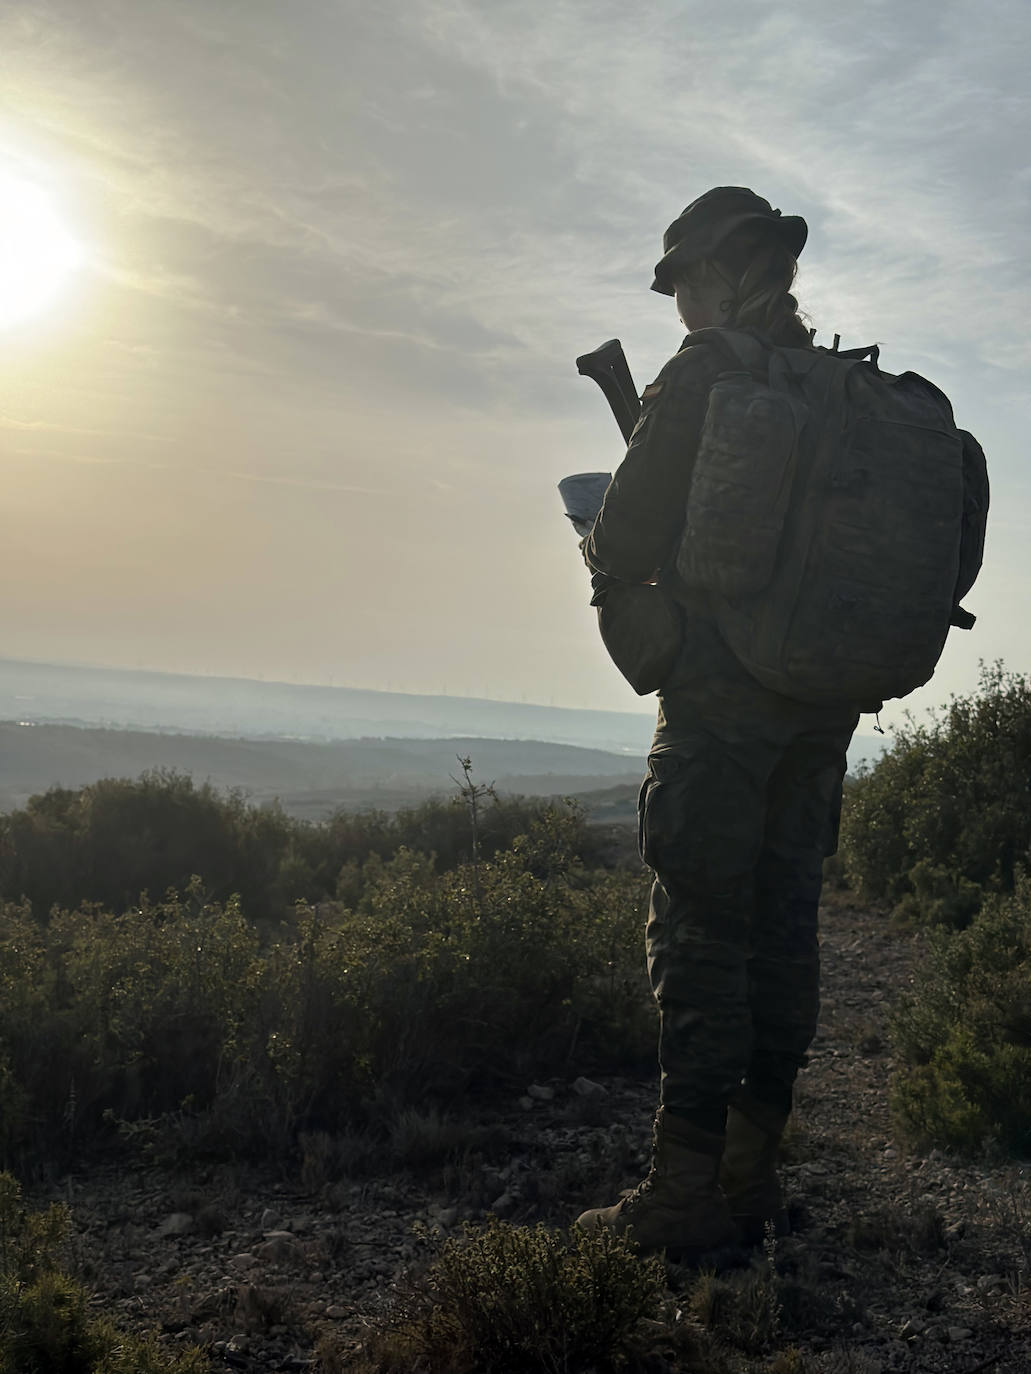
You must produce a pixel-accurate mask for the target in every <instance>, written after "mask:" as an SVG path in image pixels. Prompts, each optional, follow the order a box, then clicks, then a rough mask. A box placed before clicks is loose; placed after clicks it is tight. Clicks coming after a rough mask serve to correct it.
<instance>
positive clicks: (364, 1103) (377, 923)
mask: <svg viewBox="0 0 1031 1374" xmlns="http://www.w3.org/2000/svg"><path fill="white" fill-rule="evenodd" d="M576 827H577V820H576V817H575V816H571V815H562V814H560V813H555V812H545V813H544V815H543V817H542V818H540V819H537V820H532V821H531V823H530V825H529V833H528V834H526V835H523V836H520V837H518V838H517V839H516V840H515V841H514V843H513V844H512V846H511V848H509V849H508V850H506V851H502V852H499V853H497V854H496V855H495V856H494V858H493V859H492V860H489V861H484V860H481V861H480V862H479V863H478V864H476V865H472V864H467V865H460V866H458V867H455V868H451V869H447V870H444V871H440V870H438V867H437V863H436V860H435V858H434V856H433V855H432V854H427V853H417V852H415V851H411V850H406V849H401V850H400V851H399V852H398V853H397V854H396V855H394V856H393V857H392V858H391V859H389V860H386V861H384V860H383V859H381V858H379V857H378V856H376V855H373V856H372V857H370V858H367V859H366V861H365V862H364V863H363V864H362V865H361V866H360V868H357V869H356V870H355V872H354V875H353V889H354V891H353V901H352V902H351V903H349V904H345V903H343V902H340V901H327V902H322V903H319V904H317V905H307V904H301V906H300V907H299V908H298V910H297V912H296V914H295V915H294V917H293V919H292V920H291V921H290V922H289V923H288V924H286V925H285V926H284V927H283V928H281V929H280V931H279V933H278V938H275V939H272V938H270V936H269V935H268V934H267V933H266V937H265V938H264V939H262V937H261V936H260V935H259V932H258V931H257V930H256V929H255V927H254V925H253V924H252V923H251V922H250V921H249V920H248V919H247V918H246V916H245V914H244V910H243V908H242V906H241V904H240V902H238V901H237V900H236V899H230V900H229V901H227V902H226V903H224V904H220V903H217V902H212V901H209V900H207V899H206V897H205V893H204V891H203V888H202V885H201V883H200V881H199V880H194V881H193V882H192V883H191V884H190V885H189V888H188V890H187V891H186V893H185V894H184V895H183V896H181V897H180V896H177V895H176V894H175V893H170V894H169V895H168V897H167V898H166V899H165V900H164V901H161V902H153V901H151V900H149V899H148V898H146V897H144V898H142V899H141V900H140V901H139V903H138V904H137V905H134V906H133V907H131V908H129V909H127V910H125V909H123V910H122V911H120V912H119V913H117V914H115V913H112V912H111V911H109V910H105V909H103V908H102V907H98V906H82V907H79V908H77V909H71V910H65V911H61V910H55V911H54V912H53V913H51V915H50V917H49V919H48V920H46V921H43V920H40V919H38V918H37V917H35V916H34V915H33V913H32V911H31V909H30V907H29V905H28V904H27V903H23V904H20V905H18V904H11V903H8V904H6V905H2V906H0V1105H3V1106H4V1107H5V1114H4V1117H3V1121H2V1125H0V1150H3V1151H4V1153H5V1156H6V1157H7V1158H10V1159H13V1158H15V1157H17V1156H18V1155H19V1154H24V1153H26V1152H28V1151H30V1150H33V1149H42V1150H43V1151H44V1153H46V1154H48V1155H50V1156H51V1157H58V1158H64V1157H70V1156H71V1155H72V1154H74V1153H75V1152H76V1151H78V1150H80V1149H81V1148H83V1147H84V1146H86V1145H88V1143H89V1142H90V1141H91V1140H92V1139H94V1138H96V1136H97V1133H98V1132H99V1131H101V1130H103V1129H104V1126H103V1123H104V1121H105V1119H107V1120H109V1121H112V1120H113V1121H115V1122H118V1123H120V1126H121V1130H122V1133H123V1135H124V1136H125V1137H126V1138H127V1139H134V1140H135V1141H136V1142H137V1143H138V1144H146V1145H147V1146H148V1147H149V1148H150V1149H151V1150H152V1151H154V1152H155V1154H157V1155H168V1154H170V1153H171V1154H172V1155H175V1154H179V1153H183V1152H186V1153H196V1152H198V1151H211V1152H214V1153H216V1154H219V1155H222V1156H225V1155H227V1154H229V1155H234V1154H241V1153H247V1152H250V1151H254V1150H260V1151H262V1152H268V1151H269V1150H277V1149H280V1150H283V1149H289V1148H291V1147H292V1145H293V1143H294V1142H295V1140H296V1138H297V1136H298V1133H299V1132H306V1133H309V1134H310V1133H312V1132H320V1131H322V1132H329V1133H334V1132H343V1131H347V1130H352V1129H362V1128H364V1127H365V1126H367V1125H370V1124H373V1125H379V1126H383V1125H385V1123H387V1122H389V1121H393V1120H395V1119H396V1115H397V1112H398V1111H400V1110H402V1109H404V1108H405V1107H407V1106H430V1105H433V1104H434V1103H436V1104H439V1105H444V1106H447V1105H450V1104H451V1103H453V1102H454V1101H455V1100H456V1099H457V1098H459V1097H461V1096H462V1095H464V1094H465V1093H466V1092H468V1091H469V1090H470V1089H473V1088H478V1087H479V1088H486V1089H491V1090H493V1089H498V1088H503V1089H505V1090H508V1091H510V1090H511V1089H512V1088H515V1087H519V1088H522V1087H524V1086H525V1084H526V1083H527V1082H528V1081H530V1078H531V1077H533V1076H538V1075H549V1074H556V1073H565V1072H568V1071H569V1069H570V1066H571V1065H574V1064H575V1066H576V1067H575V1072H577V1073H586V1072H590V1071H592V1069H593V1070H594V1071H597V1068H598V1067H602V1066H603V1067H605V1068H613V1067H616V1066H617V1065H619V1064H621V1063H622V1064H624V1065H627V1066H629V1065H631V1064H637V1063H639V1062H642V1061H646V1062H651V1060H652V1058H653V1055H654V1007H653V1003H652V999H651V997H650V994H649V991H648V986H647V980H646V975H645V970H644V961H643V959H642V958H641V925H642V921H641V913H642V909H643V904H644V900H645V895H646V886H645V879H644V877H643V875H642V874H639V873H638V874H634V873H629V872H622V871H616V872H611V873H608V872H604V871H600V870H587V869H585V868H584V867H583V865H582V864H581V863H580V861H579V859H578V857H577V856H576V854H575V852H573V850H572V849H571V845H573V844H574V843H575V840H576Z"/></svg>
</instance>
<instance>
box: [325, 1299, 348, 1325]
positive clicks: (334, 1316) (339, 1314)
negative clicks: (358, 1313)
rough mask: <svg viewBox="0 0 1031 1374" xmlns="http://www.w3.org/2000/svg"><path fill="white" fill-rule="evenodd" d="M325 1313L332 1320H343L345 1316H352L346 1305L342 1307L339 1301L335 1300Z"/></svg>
mask: <svg viewBox="0 0 1031 1374" xmlns="http://www.w3.org/2000/svg"><path fill="white" fill-rule="evenodd" d="M325 1315H326V1316H327V1317H328V1318H329V1319H330V1321H334V1322H338V1321H343V1319H344V1318H345V1317H348V1316H350V1312H349V1311H348V1309H347V1308H346V1307H341V1306H340V1304H339V1303H338V1302H334V1303H331V1304H330V1305H329V1307H327V1308H326V1313H325Z"/></svg>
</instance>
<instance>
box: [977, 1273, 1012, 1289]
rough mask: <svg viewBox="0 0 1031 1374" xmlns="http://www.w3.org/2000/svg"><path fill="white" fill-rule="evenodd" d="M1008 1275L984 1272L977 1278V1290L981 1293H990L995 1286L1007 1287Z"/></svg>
mask: <svg viewBox="0 0 1031 1374" xmlns="http://www.w3.org/2000/svg"><path fill="white" fill-rule="evenodd" d="M1005 1287H1006V1277H1005V1275H1004V1274H982V1275H981V1277H980V1278H979V1279H978V1280H977V1291H978V1292H979V1293H990V1292H991V1291H992V1289H993V1288H1005Z"/></svg>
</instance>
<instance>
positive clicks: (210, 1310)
mask: <svg viewBox="0 0 1031 1374" xmlns="http://www.w3.org/2000/svg"><path fill="white" fill-rule="evenodd" d="M823 931H824V936H823V960H824V1006H823V1015H822V1021H821V1027H820V1031H819V1035H818V1037H817V1039H816V1041H815V1043H814V1046H813V1050H812V1056H811V1063H810V1065H809V1067H808V1068H807V1069H806V1070H805V1072H804V1073H803V1075H802V1078H801V1080H800V1084H799V1092H798V1111H797V1118H798V1120H797V1124H796V1125H795V1126H794V1128H793V1130H792V1132H791V1135H790V1138H789V1140H788V1142H787V1150H786V1162H785V1165H784V1175H785V1179H786V1183H787V1191H788V1195H789V1198H790V1199H791V1202H792V1207H793V1212H794V1220H795V1233H794V1234H793V1235H792V1236H790V1237H788V1238H786V1239H781V1240H778V1241H777V1242H776V1244H775V1247H774V1252H773V1265H774V1267H775V1269H776V1272H777V1274H778V1276H779V1279H778V1284H779V1295H780V1316H779V1328H778V1330H777V1331H776V1333H775V1338H773V1336H771V1341H770V1344H769V1347H768V1349H769V1352H770V1353H772V1352H773V1351H775V1350H779V1349H782V1348H784V1347H787V1346H795V1347H797V1348H799V1349H800V1350H801V1351H802V1352H803V1353H810V1352H818V1357H817V1360H816V1366H817V1367H826V1368H832V1367H835V1368H840V1370H841V1371H842V1374H844V1371H845V1370H848V1371H849V1374H893V1372H894V1371H899V1372H900V1374H901V1371H911V1374H978V1372H979V1371H993V1372H994V1374H1028V1372H1029V1371H1031V1277H1029V1263H1031V1197H1029V1195H1028V1191H1027V1178H1026V1171H1025V1170H1024V1169H1023V1168H1022V1167H1021V1166H1020V1165H1019V1164H1015V1163H1013V1162H1012V1161H1009V1162H1006V1161H991V1160H985V1161H984V1162H978V1163H973V1164H972V1163H969V1162H963V1161H960V1160H957V1159H953V1158H949V1157H946V1156H945V1155H943V1154H941V1153H940V1152H937V1151H935V1152H932V1153H930V1154H924V1153H917V1152H912V1151H910V1150H908V1149H907V1148H906V1147H905V1145H904V1144H903V1143H902V1142H901V1141H900V1140H898V1139H897V1138H896V1136H895V1134H894V1131H893V1127H892V1123H891V1119H890V1116H889V1111H888V1082H889V1076H890V1072H891V1068H892V1060H891V1048H890V1044H889V1043H888V1038H887V1030H886V1025H885V1021H886V1015H887V1012H888V1010H889V1008H890V1005H891V1002H892V1000H893V998H894V997H895V995H896V994H897V992H898V991H899V990H900V989H902V988H903V987H904V986H905V985H906V983H907V980H908V978H909V976H910V971H911V969H912V968H913V967H914V963H915V961H917V960H918V959H919V957H920V954H921V940H920V937H918V936H914V935H911V934H907V933H902V932H899V931H897V930H894V929H892V928H891V927H890V926H889V924H888V923H887V921H886V920H885V918H883V917H878V916H875V915H872V914H869V913H866V912H863V911H860V910H857V909H855V908H854V907H853V906H852V905H850V904H849V903H848V902H847V901H846V900H843V899H840V898H838V897H836V896H835V897H832V899H831V900H830V901H829V903H828V904H827V907H826V909H825V912H824V922H823ZM526 1089H527V1092H526V1094H525V1095H524V1096H523V1097H522V1098H521V1100H518V1099H517V1100H513V1101H512V1102H511V1103H509V1104H505V1105H504V1106H503V1107H502V1108H501V1109H495V1110H493V1111H491V1112H489V1113H488V1112H482V1113H479V1114H478V1115H477V1117H476V1118H475V1119H474V1120H471V1121H470V1122H466V1123H462V1124H460V1125H455V1124H453V1123H452V1124H449V1123H448V1122H441V1121H439V1120H428V1121H427V1120H426V1119H421V1120H420V1119H418V1118H414V1117H413V1118H410V1119H408V1120H407V1121H406V1122H402V1123H400V1125H399V1127H398V1132H397V1136H396V1139H395V1141H394V1156H393V1158H394V1160H395V1161H397V1160H400V1159H404V1160H406V1161H407V1164H406V1165H405V1166H404V1167H402V1166H401V1165H400V1164H399V1163H396V1162H395V1163H390V1162H389V1161H387V1162H385V1163H383V1164H382V1165H381V1166H380V1167H378V1168H377V1167H375V1166H373V1167H372V1168H370V1164H369V1161H368V1159H364V1160H362V1159H361V1158H360V1156H361V1149H360V1146H359V1145H358V1144H356V1143H355V1142H350V1143H341V1142H338V1141H330V1140H328V1139H326V1138H325V1137H318V1136H315V1137H310V1138H308V1139H307V1141H306V1142H305V1153H304V1159H303V1161H302V1162H301V1163H300V1164H299V1165H298V1166H297V1167H296V1168H295V1169H294V1170H293V1172H284V1171H282V1170H280V1171H269V1172H266V1173H261V1172H256V1171H253V1170H244V1169H230V1168H226V1167H225V1166H219V1167H217V1168H214V1167H213V1168H209V1169H206V1170H198V1171H195V1172H193V1173H191V1174H190V1175H189V1176H181V1175H174V1174H170V1173H168V1172H167V1171H166V1172H159V1171H157V1170H155V1169H148V1168H145V1167H143V1166H140V1167H139V1168H136V1169H130V1168H125V1167H121V1168H119V1169H115V1168H112V1169H110V1170H108V1171H106V1172H105V1171H97V1170H91V1171H90V1172H89V1173H88V1174H82V1175H75V1176H72V1177H69V1178H67V1179H64V1180H62V1181H61V1183H60V1185H59V1186H58V1187H57V1188H55V1189H52V1190H51V1191H50V1193H49V1194H48V1196H52V1197H58V1198H62V1199H63V1200H65V1201H67V1202H68V1203H69V1204H70V1206H71V1208H72V1210H73V1215H74V1218H75V1227H76V1231H75V1244H74V1252H75V1253H74V1261H75V1264H76V1265H77V1267H78V1269H79V1271H80V1272H81V1273H82V1274H83V1275H85V1276H86V1280H87V1282H88V1283H89V1284H90V1285H91V1286H92V1288H93V1290H94V1291H95V1293H96V1303H97V1305H98V1307H103V1308H104V1309H106V1310H108V1311H110V1312H112V1313H113V1314H114V1315H116V1316H117V1317H118V1319H119V1320H120V1321H122V1322H123V1323H126V1324H130V1325H133V1326H138V1327H155V1326H156V1327H158V1328H159V1329H160V1330H161V1331H162V1332H163V1333H164V1336H163V1339H165V1340H167V1341H168V1342H169V1343H170V1344H171V1345H173V1346H174V1345H178V1344H180V1343H184V1344H188V1343H191V1342H200V1343H201V1344H203V1345H205V1346H207V1347H208V1349H209V1350H210V1351H211V1353H212V1356H213V1364H214V1368H216V1369H219V1368H234V1369H242V1370H253V1371H258V1370H299V1369H308V1368H311V1369H315V1368H317V1365H316V1362H315V1357H314V1351H315V1348H316V1345H317V1344H318V1342H319V1340H320V1339H323V1338H324V1337H325V1336H326V1335H327V1334H333V1335H335V1336H336V1337H338V1338H339V1342H338V1343H339V1344H340V1345H342V1346H346V1344H347V1343H348V1342H353V1343H354V1344H355V1345H357V1344H358V1343H359V1342H360V1341H361V1339H362V1334H363V1331H364V1330H366V1329H367V1327H366V1323H367V1320H368V1317H369V1315H370V1314H373V1313H375V1312H376V1311H378V1310H382V1308H383V1306H384V1304H387V1303H389V1302H390V1300H391V1297H392V1292H393V1291H394V1290H393V1289H392V1285H393V1284H394V1283H395V1282H396V1281H397V1280H398V1279H400V1278H401V1277H402V1276H403V1274H404V1272H405V1270H406V1269H408V1268H410V1267H411V1266H412V1265H417V1264H418V1262H419V1260H420V1258H421V1257H423V1256H425V1255H428V1254H430V1253H432V1251H433V1247H434V1245H435V1244H436V1242H435V1240H434V1239H433V1236H432V1232H433V1231H434V1229H437V1230H439V1231H440V1232H441V1233H444V1234H446V1233H448V1232H450V1231H452V1230H453V1229H455V1228H456V1227H458V1226H459V1225H460V1224H461V1222H462V1221H463V1220H465V1219H473V1220H476V1219H480V1218H483V1217H485V1216H487V1215H488V1214H489V1213H490V1212H491V1211H493V1212H495V1213H497V1214H500V1215H502V1216H506V1217H508V1218H510V1219H512V1220H514V1221H517V1222H523V1221H526V1222H531V1223H532V1222H536V1221H537V1220H541V1219H542V1220H544V1221H546V1222H548V1223H549V1224H561V1223H567V1222H568V1221H569V1220H570V1219H571V1218H572V1217H573V1216H575V1215H576V1213H577V1211H578V1210H579V1209H580V1208H581V1207H583V1206H586V1205H592V1204H594V1203H597V1202H603V1201H606V1200H611V1199H612V1198H613V1197H614V1196H615V1195H616V1191H618V1189H619V1188H621V1187H626V1186H628V1185H630V1184H632V1183H634V1182H636V1180H637V1179H638V1178H639V1177H640V1175H641V1166H642V1165H644V1164H645V1163H646V1160H647V1152H648V1145H649V1140H650V1125H651V1113H652V1109H653V1106H654V1082H653V1081H647V1082H634V1081H628V1080H626V1079H619V1078H609V1079H602V1080H601V1081H600V1082H598V1083H597V1084H592V1083H588V1082H586V1081H584V1080H580V1081H576V1079H575V1078H574V1077H572V1076H571V1078H570V1080H568V1081H565V1080H563V1081H558V1080H555V1081H549V1082H546V1083H540V1084H533V1085H531V1084H527V1085H526ZM34 1200H35V1201H43V1200H45V1196H44V1194H43V1192H41V1191H37V1192H36V1195H35V1198H34ZM417 1223H421V1224H422V1228H426V1229H427V1230H428V1231H429V1232H430V1235H429V1236H428V1237H427V1236H426V1235H425V1234H424V1232H423V1230H422V1229H421V1228H420V1227H419V1226H417ZM678 1282H679V1283H682V1282H684V1276H683V1275H677V1274H674V1273H671V1283H672V1284H674V1285H675V1284H677V1283H678ZM836 1349H847V1350H848V1351H849V1352H851V1359H850V1361H848V1362H845V1360H844V1356H842V1357H840V1359H839V1360H838V1361H837V1363H835V1361H834V1360H833V1359H832V1358H831V1356H832V1353H833V1352H834V1351H835V1350H836ZM665 1367H666V1368H667V1369H670V1370H672V1369H674V1368H675V1365H672V1364H668V1365H666V1366H665Z"/></svg>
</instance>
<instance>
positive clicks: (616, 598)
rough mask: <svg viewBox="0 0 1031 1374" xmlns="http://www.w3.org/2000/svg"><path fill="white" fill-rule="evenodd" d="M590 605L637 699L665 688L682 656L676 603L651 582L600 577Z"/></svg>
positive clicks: (615, 660) (604, 637)
mask: <svg viewBox="0 0 1031 1374" xmlns="http://www.w3.org/2000/svg"><path fill="white" fill-rule="evenodd" d="M593 585H594V587H595V592H594V596H593V598H592V599H591V605H592V606H596V607H597V608H598V629H599V630H600V632H601V637H602V642H603V643H604V645H605V648H606V650H607V651H608V655H609V658H611V659H612V662H613V663H614V664H615V665H616V667H617V668H618V669H619V671H620V672H621V673H622V674H623V676H624V677H625V678H626V680H627V682H629V683H630V686H631V687H632V688H633V689H634V691H635V692H636V693H637V695H638V696H642V697H643V696H648V695H650V693H652V692H657V691H658V690H659V688H660V687H661V686H662V685H663V683H664V682H665V681H666V679H667V678H668V677H669V675H670V673H671V672H672V671H673V665H674V663H675V662H676V660H677V655H678V654H679V653H680V646H681V644H682V643H683V638H684V627H683V623H682V622H681V619H680V611H679V610H678V608H677V606H676V604H675V603H674V602H673V601H672V600H671V599H670V597H669V596H667V594H666V593H665V592H664V591H663V590H662V589H661V588H660V587H657V586H654V585H651V584H641V583H636V582H618V581H617V580H616V579H615V578H611V577H606V576H605V574H604V573H596V574H595V576H594V581H593Z"/></svg>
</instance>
